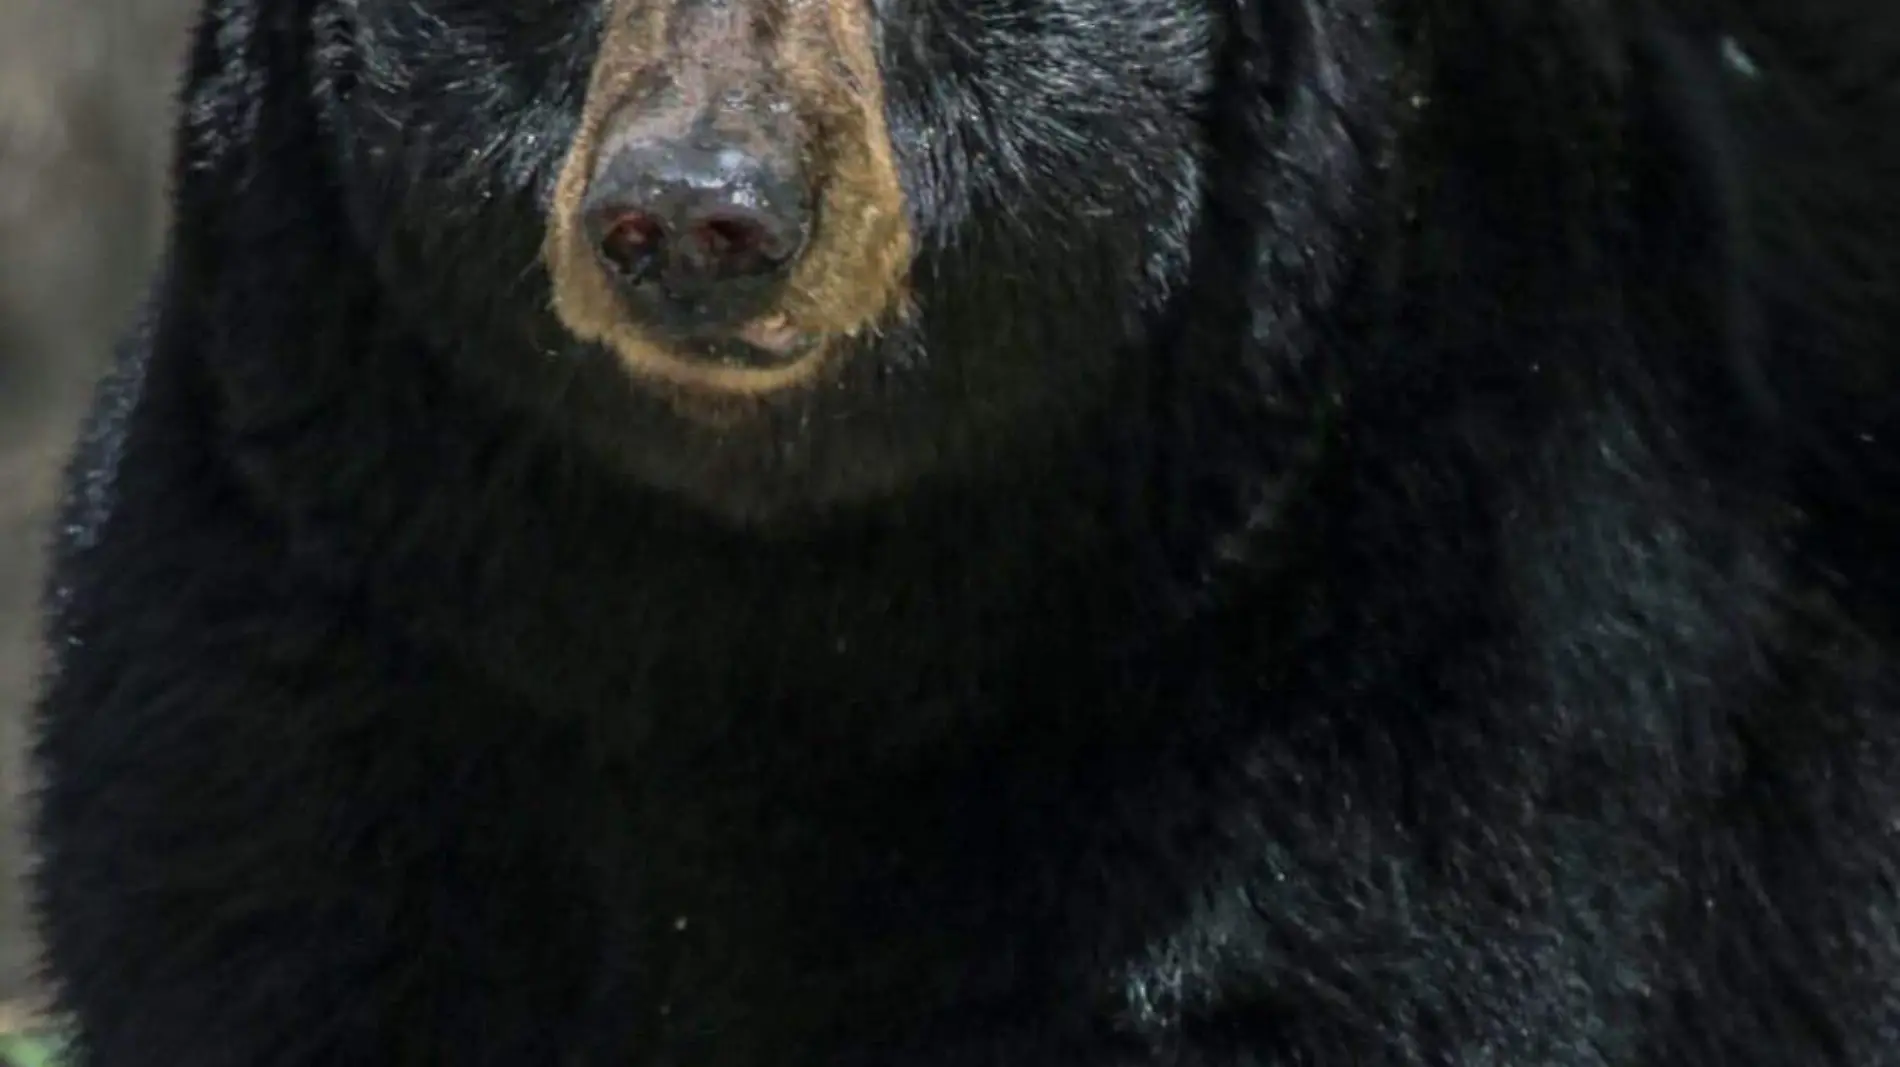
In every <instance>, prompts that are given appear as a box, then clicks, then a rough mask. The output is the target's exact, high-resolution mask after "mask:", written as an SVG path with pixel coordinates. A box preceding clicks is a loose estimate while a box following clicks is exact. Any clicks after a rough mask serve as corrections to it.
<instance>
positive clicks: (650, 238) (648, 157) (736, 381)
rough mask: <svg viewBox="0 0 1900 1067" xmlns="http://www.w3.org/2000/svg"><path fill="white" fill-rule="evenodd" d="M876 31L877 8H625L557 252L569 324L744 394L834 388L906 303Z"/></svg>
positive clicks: (566, 196) (726, 392) (657, 368)
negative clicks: (863, 341)
mask: <svg viewBox="0 0 1900 1067" xmlns="http://www.w3.org/2000/svg"><path fill="white" fill-rule="evenodd" d="M874 40H875V27H874V25H873V23H872V12H871V7H870V5H869V4H868V3H865V2H863V0H815V2H800V3H789V2H786V0H730V2H728V3H721V4H703V3H696V2H693V0H639V2H635V0H615V2H614V3H613V4H612V5H611V8H610V13H609V16H608V22H607V32H606V33H605V35H604V37H603V39H602V42H601V45H600V53H599V55H598V57H597V58H596V61H595V65H594V70H593V74H592V77H591V79H590V83H589V86H588V90H587V97H586V100H585V103H584V106H583V109H582V114H581V116H580V123H579V130H578V133H577V135H576V137H575V140H574V142H573V144H572V145H571V146H570V147H569V150H568V154H567V158H566V160H565V161H564V163H563V165H562V171H561V175H560V178H559V180H558V182H557V187H556V190H555V196H554V203H553V205H552V208H553V210H552V213H551V215H550V217H549V219H548V232H547V237H546V240H545V242H544V245H543V257H544V259H545V260H546V263H547V266H548V270H549V278H550V281H551V282H552V284H553V293H552V297H553V305H554V311H555V313H556V315H557V316H558V317H559V319H560V321H561V323H562V324H563V325H565V326H566V327H567V328H568V330H569V331H571V332H572V333H573V334H574V335H575V336H577V337H580V338H581V339H583V340H587V341H594V342H598V343H600V344H603V345H605V346H606V347H608V348H609V349H611V350H612V351H613V352H615V353H616V354H617V355H618V356H619V357H620V358H621V360H622V361H623V363H624V364H625V365H626V367H627V368H628V369H629V370H631V371H633V372H634V373H635V374H636V375H637V376H638V377H640V378H643V379H648V380H654V381H657V382H659V383H663V384H665V385H667V386H669V387H671V389H675V390H676V389H680V388H684V389H686V390H688V391H691V392H693V393H696V394H707V393H711V394H718V395H721V396H731V395H733V394H748V395H758V394H763V393H769V392H776V391H779V390H781V389H785V388H788V387H791V386H796V385H801V384H807V383H810V382H813V381H816V380H817V376H818V372H819V371H820V370H821V369H823V368H825V367H827V366H833V365H835V362H836V360H837V359H839V358H840V354H841V353H842V352H844V351H845V350H846V348H847V347H848V345H847V344H846V343H845V342H847V341H849V340H850V339H852V338H853V337H856V336H858V335H860V334H862V333H864V332H865V331H868V330H875V329H876V328H878V327H879V325H880V324H882V323H884V322H886V321H888V320H890V319H892V318H895V317H898V316H901V315H904V314H907V313H908V310H909V305H908V291H909V284H908V282H909V271H910V266H911V234H910V224H909V217H908V214H907V211H906V205H905V197H904V190H903V187H902V185H901V183H900V181H899V177H898V164H897V157H896V152H895V147H894V145H893V144H892V142H891V139H890V131H889V129H888V127H887V126H886V123H885V117H884V88H885V87H884V80H883V72H882V71H881V69H880V67H879V64H878V60H877V50H876V48H875V46H874Z"/></svg>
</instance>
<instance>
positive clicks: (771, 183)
mask: <svg viewBox="0 0 1900 1067" xmlns="http://www.w3.org/2000/svg"><path fill="white" fill-rule="evenodd" d="M634 110H635V113H634V114H633V115H632V116H631V117H630V120H629V121H626V122H624V123H621V124H620V125H622V127H623V128H622V129H621V130H620V131H617V132H616V133H614V134H611V135H610V136H609V137H608V139H607V142H606V144H605V145H604V147H603V151H602V152H601V154H600V158H599V159H598V160H597V161H596V164H595V167H594V173H593V177H592V179H591V180H590V181H589V183H588V189H587V193H586V195H585V196H584V197H583V198H582V201H581V205H580V211H581V224H582V227H583V229H584V231H585V233H586V239H587V242H588V245H589V247H590V248H591V249H592V251H593V254H594V256H595V258H596V259H597V260H598V262H599V264H600V267H601V269H602V270H603V271H604V272H605V273H606V274H607V276H608V278H609V279H611V283H612V285H613V287H614V289H615V291H616V293H617V294H618V296H619V297H620V300H621V302H622V303H623V305H624V306H625V309H626V313H627V315H628V316H629V317H630V318H631V319H633V320H634V321H635V322H637V323H638V324H639V325H640V326H641V327H643V328H644V329H646V330H648V331H649V332H651V333H653V334H654V335H656V336H659V337H665V338H679V339H685V340H688V341H701V340H715V341H717V340H725V339H728V338H730V337H732V336H734V335H735V334H736V333H739V332H741V331H743V329H744V327H745V325H746V324H747V323H748V322H750V321H752V320H754V319H756V318H758V317H759V316H761V315H766V314H770V313H771V312H772V311H773V303H774V301H775V298H776V296H777V293H778V290H779V289H780V287H781V286H782V285H783V284H784V282H785V279H786V278H787V276H788V275H789V273H790V270H791V267H792V265H793V263H794V262H795V261H796V258H797V256H798V254H799V252H800V251H802V250H803V248H804V246H805V242H806V239H807V237H808V236H809V234H810V232H811V223H812V217H811V195H810V192H809V187H808V185H807V183H806V181H805V177H804V174H803V171H802V168H801V166H800V165H799V145H798V140H797V138H796V136H795V135H794V134H792V133H790V132H788V130H787V129H786V127H787V126H789V124H788V123H783V122H779V123H774V122H773V121H772V118H773V115H774V109H773V108H771V107H768V106H751V107H744V106H742V107H737V108H721V109H719V110H718V111H716V112H713V113H710V114H701V115H695V116H689V117H687V120H686V121H685V122H683V123H674V122H667V121H665V119H664V117H662V118H661V119H660V120H658V121H655V119H654V117H653V116H651V115H650V114H649V113H647V112H645V111H643V110H640V109H634ZM668 127H672V129H669V128H668ZM748 339H749V338H748ZM774 354H779V353H774Z"/></svg>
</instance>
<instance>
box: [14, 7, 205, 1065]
mask: <svg viewBox="0 0 1900 1067" xmlns="http://www.w3.org/2000/svg"><path fill="white" fill-rule="evenodd" d="M195 6H196V5H195V3H194V2H193V0H0V1033H4V1032H5V1030H6V1029H7V1027H8V1026H9V1025H10V1023H9V1019H10V1017H11V1018H14V1019H17V1018H18V1017H19V1015H20V1014H21V1013H22V1012H24V1011H25V1010H27V1008H28V1006H29V1005H30V1004H31V1002H32V998H33V992H34V991H33V984H32V970H33V966H32V961H33V958H34V946H33V943H32V939H31V937H30V932H29V930H28V927H27V923H26V914H25V902H24V900H23V893H22V888H21V884H20V877H21V874H22V869H23V867H24V864H25V862H26V860H25V854H24V850H23V847H22V846H23V842H22V839H21V838H22V826H21V822H22V818H23V815H24V813H23V811H22V807H21V801H22V797H23V794H24V793H25V791H26V790H27V789H28V788H29V787H30V784H31V783H30V782H29V781H28V779H27V777H26V767H25V760H24V751H23V749H24V744H25V740H26V726H27V722H26V717H27V709H28V707H29V703H30V700H31V693H32V691H33V686H34V682H35V678H36V675H37V674H38V661H39V652H38V649H37V647H36V644H35V641H36V634H35V630H36V625H37V619H36V614H37V612H36V601H37V599H38V595H39V582H40V560H41V556H42V551H41V549H42V546H43V544H44V543H45V541H46V538H47V535H48V533H49V532H50V530H49V523H50V514H51V508H52V504H53V500H54V493H55V487H56V478H57V475H58V472H59V468H60V465H61V464H62V463H63V462H64V459H65V455H66V452H67V451H68V450H69V448H70V447H71V444H72V439H73V434H74V432H75V429H76V426H77V420H78V418H79V415H80V413H81V410H82V407H83V405H84V402H85V397H86V393H87V390H88V387H89V386H90V385H91V383H92V381H93V380H94V378H95V377H96V376H97V375H98V373H99V372H100V370H101V369H102V367H103V364H104V361H105V359H106V358H107V354H108V352H109V350H110V348H111V345H112V342H113V339H114V337H115V336H116V334H117V333H118V332H119V331H120V329H121V328H122V327H123V326H124V324H125V323H126V322H127V320H128V317H129V315H130V313H131V309H132V306H133V304H134V303H135V302H136V301H137V299H138V297H139V293H140V290H141V289H142V287H143V283H144V280H145V276H146V273H147V272H148V271H149V270H150V269H151V265H152V262H153V259H154V257H155V255H156V252H157V247H158V242H159V239H160V236H161V232H162V226H163V221H164V185H165V168H166V162H167V156H168V152H169V146H168V143H167V142H168V138H169V133H170V121H171V110H172V101H173V95H174V94H173V86H174V83H175V80H176V74H177V68H178V64H179V63H180V61H181V60H182V58H183V49H184V44H185V30H186V26H187V23H188V21H189V18H190V15H191V10H192V8H193V7H195Z"/></svg>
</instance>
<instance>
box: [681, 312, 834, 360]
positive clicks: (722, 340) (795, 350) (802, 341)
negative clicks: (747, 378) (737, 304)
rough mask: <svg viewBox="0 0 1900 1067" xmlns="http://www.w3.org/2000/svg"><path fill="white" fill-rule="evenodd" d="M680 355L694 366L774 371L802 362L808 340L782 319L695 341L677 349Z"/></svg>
mask: <svg viewBox="0 0 1900 1067" xmlns="http://www.w3.org/2000/svg"><path fill="white" fill-rule="evenodd" d="M681 349H682V351H681V352H680V354H681V355H682V356H685V357H686V358H688V359H690V360H692V361H693V362H698V363H710V364H716V365H720V366H726V367H732V368H735V369H741V370H778V369H780V368H783V367H788V366H791V365H792V364H794V363H797V362H798V361H799V360H801V359H803V358H804V357H805V356H806V355H807V354H808V353H809V352H810V351H811V345H810V343H809V339H808V338H806V337H805V336H804V335H803V334H801V333H799V332H798V331H797V330H794V329H793V328H792V327H791V325H790V324H789V323H787V322H786V321H785V320H784V319H782V318H776V317H775V318H772V319H764V320H760V321H757V322H753V323H750V324H748V325H746V326H745V327H744V328H743V329H741V330H739V331H737V332H736V333H733V334H729V335H726V336H723V337H710V338H698V339H695V340H693V341H690V342H687V343H685V344H683V345H682V346H681Z"/></svg>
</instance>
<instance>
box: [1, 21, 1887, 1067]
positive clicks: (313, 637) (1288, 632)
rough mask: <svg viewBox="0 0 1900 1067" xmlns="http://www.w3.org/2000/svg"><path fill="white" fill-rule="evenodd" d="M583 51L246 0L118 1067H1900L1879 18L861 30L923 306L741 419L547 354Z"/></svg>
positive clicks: (195, 317)
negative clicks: (818, 382)
mask: <svg viewBox="0 0 1900 1067" xmlns="http://www.w3.org/2000/svg"><path fill="white" fill-rule="evenodd" d="M606 6H607V5H606V4H605V3H604V2H603V0H544V2H541V3H537V4H534V5H530V6H523V5H522V4H520V3H518V2H514V0H508V2H504V0H405V2H401V3H398V2H395V0H281V2H268V3H267V2H264V0H211V3H210V4H209V6H208V10H207V11H206V13H205V15H204V18H203V22H202V27H201V30H200V33H199V37H198V42H197V46H196V51H195V54H194V58H193V62H192V65H191V69H190V72H189V76H188V80H187V85H186V88H185V94H186V100H185V103H186V108H185V117H184V120H183V124H182V128H181V130H180V134H179V152H178V163H177V170H176V182H175V186H176V216H175V225H174V229H173V231H172V236H171V243H170V248H169V253H168V258H167V261H166V267H165V269H164V271H163V273H162V276H161V277H160V278H159V280H158V281H157V283H156V285H155V288H154V291H153V296H152V299H151V304H150V314H149V316H148V318H147V321H146V323H145V325H144V326H143V327H142V329H141V330H140V331H139V332H138V333H137V335H136V336H135V337H133V338H132V339H131V340H130V342H129V343H128V344H127V345H126V346H125V348H124V350H123V354H122V356H121V359H120V362H119V366H118V370H117V371H116V373H115V374H114V376H113V377H112V378H111V379H110V380H109V381H108V382H107V383H106V385H105V386H104V388H103V390H102V392H101V394H100V400H99V405H98V408H97V411H96V414H95V416H94V418H93V421H92V423H91V428H90V430H89V432H88V434H87V437H86V439H85V441H84V443H83V446H82V448H81V450H80V453H79V457H78V459H77V461H76V463H75V465H74V467H73V473H72V477H71V481H70V486H71V493H70V497H69V501H68V505H67V513H66V517H65V521H64V525H63V527H62V535H61V543H60V553H59V558H58V562H57V567H56V576H55V581H54V585H53V589H52V609H53V613H54V623H55V639H54V645H53V649H52V651H53V672H52V675H51V678H50V683H49V686H48V690H47V696H46V699H45V702H44V715H43V718H42V722H41V726H42V735H41V742H40V746H39V750H38V752H39V758H40V761H41V766H42V768H43V770H44V772H45V774H46V780H47V783H48V784H47V787H46V791H45V793H44V796H43V798H42V801H43V802H42V804H41V807H40V813H39V822H38V827H39V841H40V845H41V848H42V850H43V865H42V868H41V875H40V883H39V885H40V891H41V892H40V897H41V903H42V914H43V916H44V919H45V928H46V933H47V935H48V943H49V946H50V949H49V963H50V970H51V974H52V977H53V978H54V979H55V980H56V983H57V987H58V989H59V992H60V994H61V996H62V997H63V999H64V1004H65V1006H66V1007H67V1008H69V1009H70V1010H72V1011H73V1012H74V1013H75V1015H76V1018H77V1020H78V1022H79V1024H80V1027H81V1035H82V1037H81V1040H82V1045H81V1048H82V1051H83V1055H84V1057H85V1058H84V1060H83V1063H84V1064H85V1065H87V1067H135V1065H146V1064H153V1065H156V1064H167V1065H181V1067H182V1065H190V1067H263V1065H271V1067H306V1065H309V1067H314V1065H318V1064H324V1065H341V1064H348V1065H352V1067H381V1065H397V1064H401V1065H411V1064H413V1065H437V1064H444V1065H450V1064H452V1065H455V1067H477V1065H496V1067H500V1065H504V1064H507V1065H512V1064H518V1063H523V1062H547V1063H559V1064H569V1065H575V1067H594V1065H600V1067H605V1065H608V1064H615V1065H625V1064H639V1065H648V1067H666V1065H672V1064H682V1065H683V1064H692V1065H695V1067H762V1065H764V1064H767V1063H771V1064H775V1065H783V1067H802V1065H806V1064H809V1065H812V1067H817V1065H821V1064H822V1065H824V1067H873V1065H879V1067H884V1065H889V1064H907V1065H915V1067H925V1065H936V1067H1027V1065H1031V1064H1056V1063H1062V1064H1095V1065H1105V1064H1112V1063H1166V1064H1180V1065H1184V1067H1189V1065H1198V1064H1206V1065H1217V1064H1226V1065H1236V1067H1237V1065H1246V1064H1259V1065H1267V1064H1276V1065H1280V1064H1283V1065H1295V1064H1304V1065H1321V1067H1343V1065H1346V1064H1353V1065H1365V1064H1392V1065H1401V1064H1405V1065H1412V1064H1416V1065H1424V1064H1450V1063H1456V1064H1470V1065H1481V1064H1499V1065H1506V1064H1508V1065H1514V1067H1515V1065H1529V1064H1550V1065H1564V1067H1599V1065H1601V1067H1610V1065H1616V1067H1635V1065H1651V1067H1717V1065H1723V1067H1727V1065H1734V1064H1743V1063H1746V1064H1751V1065H1778V1064H1786V1065H1789V1067H1794V1065H1802V1067H1810V1065H1816V1064H1835V1065H1843V1067H1845V1065H1853V1067H1876V1065H1886V1064H1900V896H1897V895H1896V894H1897V893H1900V886H1897V885H1896V875H1897V874H1900V870H1897V869H1896V861H1900V721H1896V719H1895V715H1894V706H1895V696H1896V691H1895V678H1894V666H1893V651H1894V650H1895V648H1896V647H1897V644H1900V633H1896V628H1895V623H1896V619H1895V617H1894V608H1893V605H1894V603H1895V597H1896V594H1900V586H1897V578H1896V573H1895V571H1894V569H1893V564H1892V560H1891V557H1892V555H1893V547H1894V546H1895V545H1896V544H1897V543H1900V541H1897V540H1896V537H1900V522H1897V521H1896V520H1897V518H1900V516H1896V514H1895V512H1894V510H1893V503H1892V502H1893V501H1894V500H1895V499H1896V493H1900V465H1897V464H1896V460H1897V459H1900V452H1897V451H1896V449H1895V446H1894V442H1895V441H1900V418H1897V417H1896V411H1895V408H1894V404H1895V400H1894V397H1895V396H1896V395H1900V393H1896V389H1895V386H1896V384H1900V383H1896V382H1895V381H1894V380H1893V379H1894V368H1895V367H1896V363H1897V359H1896V357H1900V76H1897V75H1896V71H1900V7H1895V6H1894V5H1892V4H1890V3H1888V2H1886V0H1805V2H1804V3H1801V4H1792V3H1787V2H1785V0H1774V2H1772V3H1771V2H1768V0H1722V2H1717V0H1707V2H1697V0H1677V2H1673V3H1670V4H1666V5H1665V4H1661V3H1652V2H1643V0H1626V2H1625V0H1424V2H1413V3H1402V2H1398V0H1233V2H1229V0H969V2H967V3H966V2H956V3H943V4H930V3H924V2H921V0H880V2H878V3H877V4H875V5H874V6H873V7H872V8H871V10H872V13H873V15H874V19H875V23H876V31H875V32H876V35H877V40H878V54H879V66H880V77H881V78H882V80H883V86H882V88H883V99H884V102H885V108H886V112H887V115H886V117H887V120H888V125H889V129H890V136H891V144H892V147H893V159H894V161H895V165H896V167H897V169H898V173H899V177H900V184H901V185H902V187H903V193H904V201H905V210H906V212H907V213H908V216H909V219H908V221H909V228H910V234H911V255H912V261H911V264H910V269H909V279H908V292H909V296H910V300H911V301H912V305H913V307H912V313H911V314H909V315H908V316H907V317H905V318H903V319H902V320H901V321H900V322H898V323H896V324H895V325H893V326H891V327H890V328H889V329H888V330H885V331H884V332H882V333H879V334H877V335H875V336H867V337H864V338H861V339H860V340H859V341H857V342H855V347H854V348H853V350H852V351H851V352H850V353H849V355H848V358H847V359H846V360H845V362H844V363H843V364H842V365H841V368H840V370H839V372H838V374H837V375H836V378H835V380H833V381H829V382H828V383H827V384H826V385H825V386H824V387H823V388H813V389H809V390H802V391H793V392H791V393H788V394H785V395H782V396H776V395H775V396H774V397H773V398H771V400H770V402H769V403H763V404H761V405H760V406H758V407H757V408H756V409H755V410H751V411H749V412H747V413H745V414H744V415H743V417H740V418H737V419H736V420H733V421H731V422H725V423H720V424H717V425H715V424H709V423H706V422H704V421H695V420H693V419H690V418H686V417H684V416H682V415H681V414H680V413H679V412H678V411H677V410H676V409H675V408H674V407H672V406H670V404H669V401H668V399H667V398H666V397H665V396H663V395H659V394H657V393H655V392H652V391H651V390H649V389H647V388H645V387H644V386H642V385H641V384H640V383H639V382H637V381H635V380H634V379H633V378H631V377H629V376H628V375H627V374H626V372H625V370H624V368H623V367H622V366H621V364H620V363H619V362H618V361H617V359H616V358H615V357H614V355H613V354H612V353H610V352H607V351H605V350H603V349H600V348H598V347H595V346H590V345H587V344H583V343H581V342H580V341H578V340H576V339H574V338H572V337H570V336H568V335H567V334H566V333H564V332H563V331H562V330H561V328H560V327H559V324H558V322H557V320H556V319H555V318H554V316H553V313H552V312H551V311H550V310H549V307H548V303H549V283H548V278H547V275H546V271H545V270H544V269H543V267H542V266H541V264H540V261H539V259H538V258H537V257H538V252H539V249H540V248H541V247H542V245H543V242H544V237H545V234H544V232H543V226H544V221H545V218H546V214H547V209H548V205H549V204H550V203H552V199H553V189H554V184H555V181H556V178H557V171H558V169H559V166H560V161H561V159H562V158H563V155H564V153H565V152H566V151H567V148H568V145H569V143H570V142H571V140H572V138H573V137H574V135H575V133H576V128H577V122H578V119H579V116H580V113H581V107H582V99H583V97H584V95H585V88H586V83H587V79H588V72H589V71H590V69H592V68H593V67H594V65H595V63H596V59H597V57H596V55H595V54H594V53H595V51H596V49H597V43H598V42H599V41H600V40H601V39H602V33H601V18H600V16H601V12H602V9H603V8H605V7H606ZM530 7H531V8H532V10H530Z"/></svg>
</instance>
